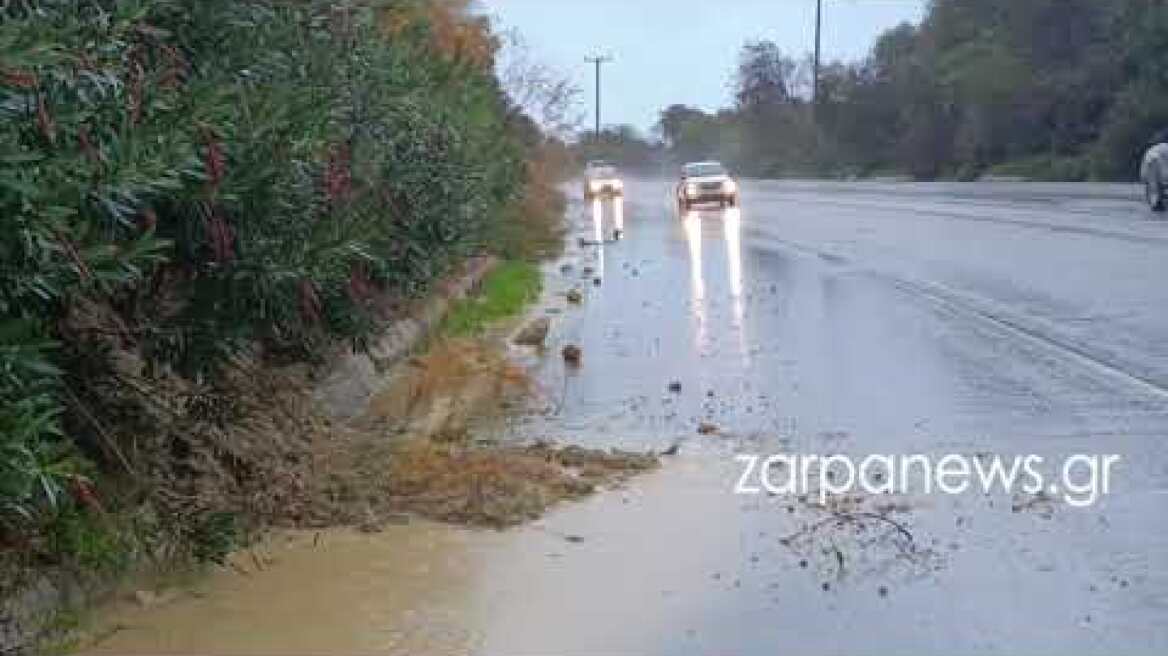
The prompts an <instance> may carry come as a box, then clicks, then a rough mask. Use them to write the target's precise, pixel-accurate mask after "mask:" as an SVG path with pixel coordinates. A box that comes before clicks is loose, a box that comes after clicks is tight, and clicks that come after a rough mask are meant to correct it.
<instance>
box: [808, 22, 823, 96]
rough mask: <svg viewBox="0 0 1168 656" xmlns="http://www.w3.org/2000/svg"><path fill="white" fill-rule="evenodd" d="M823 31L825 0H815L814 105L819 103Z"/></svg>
mask: <svg viewBox="0 0 1168 656" xmlns="http://www.w3.org/2000/svg"><path fill="white" fill-rule="evenodd" d="M822 31H823V0H815V64H814V66H813V72H812V74H811V75H812V77H813V79H812V82H811V102H812V104H813V105H818V104H819V53H820V43H821V40H820V35H821V34H822Z"/></svg>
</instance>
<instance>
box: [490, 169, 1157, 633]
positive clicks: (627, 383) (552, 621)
mask: <svg viewBox="0 0 1168 656" xmlns="http://www.w3.org/2000/svg"><path fill="white" fill-rule="evenodd" d="M669 193H670V190H669V186H668V183H667V182H663V181H654V180H635V181H631V182H630V183H629V186H628V189H627V193H626V198H625V199H624V200H623V201H620V200H618V201H605V202H597V203H594V204H581V205H579V206H577V207H576V208H575V210H574V211H575V214H574V216H575V217H576V221H577V222H576V228H577V231H578V236H579V237H580V238H583V239H593V238H594V237H595V236H596V235H600V236H602V237H603V238H605V239H606V240H608V241H607V243H605V244H604V245H603V246H599V247H597V246H592V245H585V246H583V248H582V249H581V251H580V253H579V254H578V257H579V258H581V259H580V260H579V261H574V264H573V266H572V267H571V268H570V269H557V270H553V271H552V272H551V274H552V275H551V279H552V281H553V282H552V288H553V290H552V291H553V293H555V292H557V291H560V292H562V291H563V290H564V289H567V288H569V287H572V286H579V287H580V288H582V289H584V290H585V292H586V296H587V298H586V300H585V302H584V304H583V305H582V307H580V308H579V309H568V310H567V311H566V313H565V319H564V320H562V321H560V322H559V324H558V328H557V332H556V334H554V335H553V342H554V344H555V346H556V350H558V347H559V346H560V345H562V344H565V343H574V344H578V345H580V346H581V347H582V348H583V352H584V364H583V366H582V367H581V368H580V369H578V370H573V369H571V368H568V369H565V367H564V365H563V364H562V363H561V362H559V358H558V357H555V358H545V359H543V360H540V361H538V362H535V363H533V366H534V367H535V369H536V371H537V372H538V380H540V381H541V383H542V385H543V386H544V392H545V394H546V399H547V401H548V406H549V412H548V413H547V415H546V416H543V417H536V418H533V419H531V420H529V421H528V423H527V424H526V425H525V426H524V427H523V428H522V430H523V432H524V433H525V434H527V435H528V436H530V437H545V436H546V437H552V438H554V439H558V440H563V441H569V442H578V443H583V444H599V445H611V446H620V447H624V448H644V447H651V448H658V449H660V448H664V447H665V446H667V445H669V444H672V443H676V442H680V443H681V444H682V454H683V455H682V462H683V463H685V464H684V465H680V466H677V467H675V469H678V470H683V471H688V472H689V474H677V473H674V474H669V473H666V474H663V476H665V481H664V482H663V481H656V482H653V483H650V484H648V485H647V486H646V488H647V489H648V490H656V491H655V492H648V493H644V492H643V491H642V492H638V494H637V495H635V496H634V498H633V500H632V501H630V500H629V499H628V498H626V499H625V500H624V503H623V506H620V505H617V504H613V505H617V507H616V508H609V509H608V510H607V511H605V512H600V511H591V512H590V511H588V510H581V509H572V510H568V511H566V512H563V513H559V514H557V515H554V516H552V517H551V518H549V519H548V520H547V521H548V524H549V525H550V526H552V527H553V529H554V530H556V531H561V532H571V533H579V534H583V535H589V534H590V532H591V533H595V534H598V537H597V540H598V541H600V542H601V543H602V545H603V546H600V547H596V548H597V549H599V550H601V551H602V552H606V553H608V554H609V556H608V558H607V560H606V559H605V558H603V557H601V556H599V555H596V554H595V553H593V554H591V555H585V554H587V550H586V549H585V550H583V551H584V552H585V553H583V554H581V555H580V556H579V558H580V560H579V561H578V562H577V564H576V565H575V566H569V565H567V564H565V565H561V567H563V568H564V570H563V571H562V572H559V571H553V572H549V571H548V570H547V569H546V568H535V569H532V568H528V567H527V566H525V565H522V564H521V563H523V562H525V559H522V558H519V559H503V560H502V561H499V562H496V563H495V564H494V565H493V566H495V567H498V568H499V569H501V570H502V571H507V570H508V569H509V568H511V569H513V570H514V571H515V576H517V577H520V578H521V580H523V581H525V584H524V586H523V588H522V590H520V589H519V588H514V589H512V590H511V594H510V595H509V596H508V595H504V598H507V599H510V600H512V603H511V604H499V605H498V607H497V608H496V610H495V611H494V615H492V618H493V619H492V620H491V622H490V623H489V624H488V626H489V627H490V628H489V629H488V630H487V631H486V643H485V644H486V645H487V647H488V648H487V650H486V651H487V652H488V653H503V652H508V653H516V652H522V653H536V652H539V651H541V650H544V649H547V648H550V647H552V646H553V645H554V646H556V647H557V648H558V649H559V650H560V651H562V650H563V648H564V646H565V645H573V646H576V647H579V650H578V651H572V652H571V653H597V651H596V650H598V649H599V650H602V651H604V652H605V653H632V652H640V653H650V652H656V653H661V652H666V653H725V654H764V653H766V654H769V653H779V651H782V650H790V651H793V652H794V653H801V652H807V651H810V650H821V651H825V652H827V653H876V652H882V653H905V652H917V651H920V650H922V649H928V650H933V649H945V650H946V651H953V650H954V648H955V646H956V651H957V652H958V653H1108V652H1113V651H1116V650H1119V651H1123V652H1125V653H1135V652H1140V653H1163V651H1164V650H1165V649H1168V513H1166V512H1165V503H1166V502H1168V452H1166V447H1165V443H1166V438H1168V221H1165V220H1162V219H1159V220H1158V219H1157V218H1155V217H1154V216H1153V215H1152V214H1151V213H1149V212H1147V211H1146V209H1145V208H1144V207H1143V206H1142V205H1141V204H1140V202H1139V192H1138V190H1137V189H1135V188H1133V187H1128V186H1105V185H1097V186H1096V185H1040V184H1019V183H996V184H995V183H985V184H980V183H979V184H952V185H946V184H938V185H917V184H893V183H889V184H880V183H859V184H841V183H816V182H805V183H804V182H746V183H745V185H744V187H743V192H742V196H743V200H742V207H741V209H740V210H726V211H720V210H717V209H711V210H709V211H695V212H690V213H687V214H679V213H678V210H677V209H676V208H675V207H674V206H673V204H672V202H671V197H670V195H669ZM618 228H623V238H622V239H620V240H619V241H612V240H611V239H610V237H611V234H612V231H613V230H614V229H618ZM582 267H588V269H590V270H582ZM594 277H599V278H600V279H601V284H600V285H599V286H595V285H593V284H592V279H593V278H594ZM553 312H556V313H558V310H553ZM675 381H676V382H679V383H681V392H680V393H672V392H670V391H669V386H670V384H671V383H672V382H675ZM703 422H705V423H709V424H712V425H714V426H717V427H718V429H719V434H718V435H717V436H700V435H698V431H697V429H698V427H699V425H700V424H701V423H703ZM744 452H745V453H760V454H763V455H766V454H770V453H775V452H793V453H807V454H821V455H830V454H833V453H844V454H849V455H853V456H855V457H857V459H858V458H862V457H863V456H864V455H867V454H872V453H878V454H885V453H886V454H916V453H923V454H930V455H934V456H935V457H940V455H942V454H948V453H956V454H964V455H967V456H973V457H980V456H987V455H989V454H1001V455H1005V456H1013V455H1020V454H1030V453H1034V454H1039V455H1042V456H1043V457H1044V458H1046V459H1047V461H1048V462H1050V463H1055V464H1052V465H1048V466H1047V469H1050V470H1052V471H1050V472H1048V476H1049V477H1055V476H1057V474H1058V472H1059V466H1060V465H1061V462H1062V460H1063V459H1065V458H1066V457H1068V456H1070V455H1072V454H1078V453H1085V454H1117V455H1119V456H1120V457H1121V459H1120V461H1119V464H1118V465H1117V466H1116V467H1115V469H1114V474H1113V480H1112V489H1111V494H1110V495H1109V496H1107V497H1105V498H1103V499H1101V500H1100V501H1099V502H1098V503H1097V504H1095V505H1093V506H1091V507H1089V508H1083V509H1078V508H1072V507H1070V506H1068V505H1066V504H1065V503H1063V502H1062V499H1061V498H1060V497H1058V496H1057V495H1056V496H1049V495H1048V496H1039V497H1034V496H1033V495H1018V494H1006V493H1001V492H996V493H993V494H988V495H985V494H980V493H978V494H972V493H969V494H965V495H959V496H944V495H939V494H936V493H934V494H931V495H923V494H922V495H917V496H912V497H906V498H905V499H904V500H903V502H904V505H905V508H904V509H903V510H902V511H898V512H902V514H901V515H897V516H898V517H901V519H899V520H898V522H899V523H901V524H902V525H903V526H905V527H907V528H908V529H909V530H910V531H911V532H912V534H913V540H914V542H913V547H912V550H911V553H908V552H906V550H905V549H904V544H899V543H897V540H898V539H900V538H898V537H897V536H896V535H892V536H891V537H890V536H889V535H888V533H889V532H890V531H889V530H888V527H884V528H885V530H884V531H881V530H880V529H879V528H878V527H872V526H870V525H869V526H854V527H853V526H848V527H842V526H835V525H832V526H829V527H828V530H826V531H820V530H819V528H818V522H820V521H821V520H822V518H823V517H824V514H823V512H822V509H817V508H814V507H812V506H813V504H801V503H798V502H792V501H791V500H790V499H785V498H783V497H781V496H780V497H769V496H765V495H764V496H762V497H737V496H734V495H732V494H730V490H731V489H732V487H733V485H734V484H735V482H736V480H737V476H738V474H739V468H738V467H737V466H736V464H735V463H734V461H733V457H734V455H735V454H740V453H744ZM695 463H699V464H695ZM667 472H668V468H667ZM671 476H672V477H673V478H672V482H669V481H670V477H671ZM1048 480H1049V478H1048ZM1052 491H1053V490H1052ZM585 505H587V504H585ZM601 506H603V503H601ZM648 507H653V508H654V510H653V511H649V510H646V508H648ZM638 509H640V510H638ZM638 513H640V514H638ZM622 526H624V527H625V530H623V531H622V530H621V528H620V527H622ZM808 526H812V527H816V528H815V531H813V532H814V533H815V535H806V534H804V533H801V531H803V530H805V529H806V528H807V527H808ZM891 532H892V533H895V531H891ZM603 536H607V537H603ZM792 536H794V537H795V539H794V540H793V541H792ZM784 537H785V538H786V540H785V541H784V540H782V539H781V538H784ZM646 545H651V546H646ZM536 548H539V547H536ZM589 558H591V559H592V561H595V562H590V561H589ZM508 563H509V564H508ZM516 563H520V564H518V565H517V564H516ZM663 563H672V564H673V567H670V566H669V565H666V564H663ZM606 568H607V569H609V570H611V569H614V568H615V569H616V570H618V571H620V572H621V573H620V574H618V575H617V576H619V577H621V583H620V584H619V586H618V589H619V590H621V591H622V592H620V593H619V594H618V595H616V596H617V597H619V600H614V599H613V597H614V595H613V594H611V591H610V592H609V593H607V594H606V586H607V585H612V584H613V582H612V581H611V580H610V579H608V578H606V577H604V576H600V577H599V578H598V572H601V571H605V570H606ZM659 570H660V571H659ZM654 572H656V573H657V575H656V576H655V575H654V574H653V573H654ZM658 579H660V580H658ZM698 579H700V580H702V581H703V582H704V584H702V583H698V582H697V581H698ZM545 587H546V589H545ZM555 591H563V593H564V594H565V595H566V598H567V599H569V601H564V602H559V604H558V605H557V604H552V603H551V600H552V599H558V597H557V596H556V592H555ZM496 601H497V600H496ZM545 607H553V608H556V609H557V610H556V612H554V613H552V612H549V611H542V612H541V610H540V609H541V608H545ZM613 608H622V609H624V610H625V611H626V613H627V614H626V615H621V616H620V617H623V618H624V619H620V618H618V617H617V615H618V614H617V613H615V612H614V611H612V609H613ZM533 617H538V618H540V623H541V624H542V625H545V626H549V627H551V628H548V629H546V630H536V631H533V630H532V629H531V624H532V618H533ZM581 618H591V621H586V620H584V619H581ZM638 618H639V619H638ZM598 630H599V634H600V635H602V636H603V639H599V640H598V639H597V638H596V635H597V632H598ZM776 650H778V651H776Z"/></svg>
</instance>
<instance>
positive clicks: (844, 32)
mask: <svg viewBox="0 0 1168 656" xmlns="http://www.w3.org/2000/svg"><path fill="white" fill-rule="evenodd" d="M925 3H926V0H824V19H823V20H824V23H823V25H824V27H823V50H824V59H825V60H832V59H849V60H852V59H859V58H861V57H863V56H864V55H865V54H867V52H868V50H869V49H870V48H871V46H872V44H873V42H874V41H875V39H876V37H877V35H879V34H880V32H882V31H883V30H885V29H887V28H889V27H893V26H895V25H897V24H899V23H901V22H903V21H911V22H918V21H919V20H920V18H921V15H922V14H923V12H924V5H925ZM480 4H481V5H483V6H484V7H485V10H486V11H487V13H489V14H490V15H492V16H493V17H494V18H495V19H496V20H497V22H498V24H499V25H500V26H501V27H503V28H504V29H506V28H516V29H518V30H519V32H520V33H521V34H522V35H523V38H524V40H525V41H526V42H527V43H528V45H529V46H530V48H531V49H532V51H533V53H534V54H535V55H537V56H539V57H541V58H542V59H544V60H546V61H549V62H551V63H553V64H554V65H555V66H557V67H558V68H559V69H561V70H563V71H564V72H565V73H566V74H568V75H570V76H571V77H572V78H573V79H574V80H575V81H576V83H577V84H578V86H579V87H580V89H581V90H582V91H583V92H584V93H583V99H584V101H585V104H584V107H583V108H582V109H584V110H586V111H587V121H586V122H587V124H588V125H592V120H593V118H592V116H593V114H592V105H593V100H592V99H593V89H594V84H593V75H594V73H593V69H592V68H591V66H590V65H589V64H586V63H585V62H584V57H585V56H586V55H588V54H591V53H593V52H600V53H603V54H611V55H612V56H613V58H614V61H613V63H612V64H609V65H606V66H605V67H604V81H603V89H602V90H603V94H604V99H603V119H604V123H605V124H617V123H630V124H632V125H635V126H636V127H638V128H639V129H641V130H648V129H649V128H650V127H651V126H652V125H653V124H654V123H656V121H657V112H658V111H659V110H660V109H662V108H663V107H665V106H667V105H669V104H671V103H675V102H680V103H685V104H689V105H695V106H699V107H702V108H704V109H707V110H715V109H717V108H719V107H723V106H726V105H728V104H729V103H730V96H731V93H730V91H729V90H728V89H729V87H728V83H729V81H730V76H731V73H732V71H733V69H734V66H735V63H736V61H737V56H738V50H739V48H740V47H741V46H742V44H743V42H744V41H746V40H748V39H759V38H765V39H770V40H773V41H774V42H775V43H777V44H778V45H779V47H780V48H782V49H783V51H784V52H785V53H789V54H791V55H795V56H800V55H803V54H805V53H809V52H811V51H812V50H813V49H814V25H815V0H624V1H623V2H622V1H620V0H480Z"/></svg>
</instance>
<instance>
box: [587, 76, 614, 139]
mask: <svg viewBox="0 0 1168 656" xmlns="http://www.w3.org/2000/svg"><path fill="white" fill-rule="evenodd" d="M584 61H586V62H589V63H591V64H595V65H596V140H597V141H600V67H601V66H603V65H604V64H607V63H609V62H610V61H612V57H608V56H600V55H597V56H595V57H585V58H584Z"/></svg>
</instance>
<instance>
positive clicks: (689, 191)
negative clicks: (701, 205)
mask: <svg viewBox="0 0 1168 656" xmlns="http://www.w3.org/2000/svg"><path fill="white" fill-rule="evenodd" d="M685 195H686V196H697V195H698V186H697V185H696V184H693V183H692V182H691V183H690V184H687V185H686V186H685Z"/></svg>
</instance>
